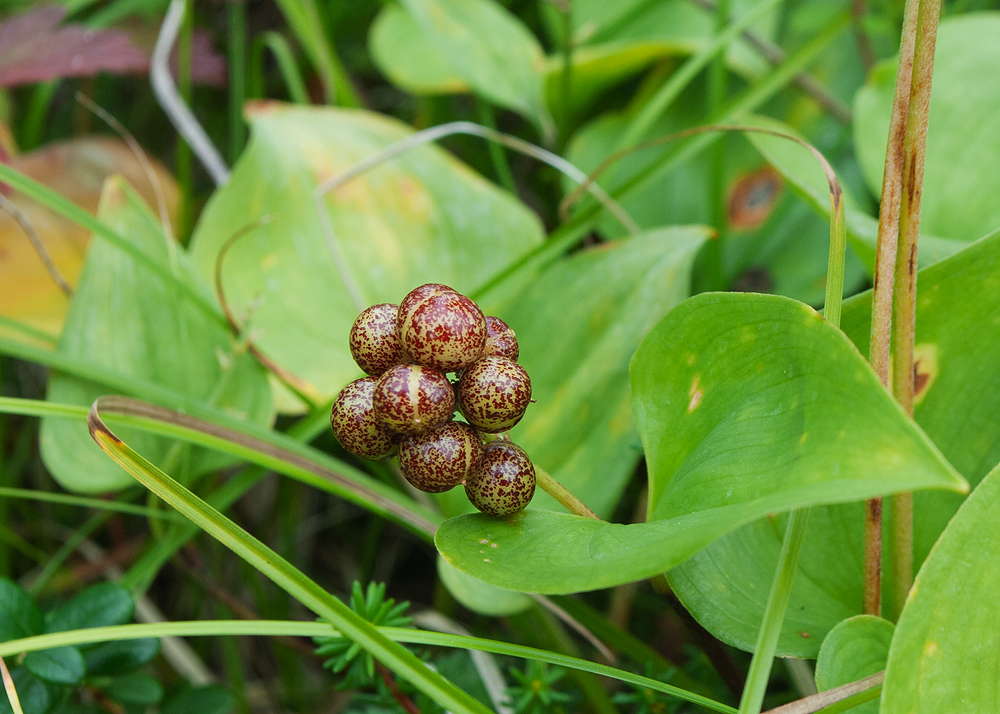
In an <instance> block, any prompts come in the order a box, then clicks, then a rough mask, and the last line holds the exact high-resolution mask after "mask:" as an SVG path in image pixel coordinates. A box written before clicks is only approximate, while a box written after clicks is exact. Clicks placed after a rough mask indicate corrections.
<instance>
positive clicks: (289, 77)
mask: <svg viewBox="0 0 1000 714" xmlns="http://www.w3.org/2000/svg"><path fill="white" fill-rule="evenodd" d="M265 49H268V50H271V54H272V55H274V59H275V61H276V62H277V63H278V71H279V72H280V73H281V78H282V79H283V80H284V82H285V89H286V90H287V91H288V96H289V98H290V99H291V100H292V101H293V102H295V103H296V104H308V103H309V93H308V92H307V91H306V83H305V81H303V79H302V73H301V72H299V65H298V63H297V62H296V61H295V55H294V54H293V53H292V48H291V47H289V46H288V41H287V40H286V39H285V38H284V36H283V35H281V34H280V33H277V32H274V31H268V32H262V33H261V34H259V35H258V36H257V38H256V39H255V40H254V42H253V49H252V52H251V56H252V58H253V59H252V61H251V63H250V94H251V96H253V97H254V98H257V99H260V98H261V97H263V96H264V50H265Z"/></svg>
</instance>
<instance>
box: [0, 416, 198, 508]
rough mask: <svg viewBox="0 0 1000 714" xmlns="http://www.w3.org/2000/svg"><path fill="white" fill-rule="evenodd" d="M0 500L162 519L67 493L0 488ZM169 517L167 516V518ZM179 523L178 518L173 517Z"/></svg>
mask: <svg viewBox="0 0 1000 714" xmlns="http://www.w3.org/2000/svg"><path fill="white" fill-rule="evenodd" d="M80 410H81V412H82V413H83V416H84V418H86V408H85V407H80ZM0 498H23V499H26V500H29V501H44V502H46V503H62V504H65V505H68V506H80V507H81V508H93V509H95V510H98V511H110V512H113V513H127V514H129V515H132V516H146V517H147V518H151V517H156V518H162V517H163V513H161V512H160V511H154V510H152V509H149V508H145V507H144V506H136V505H135V504H132V503H121V502H119V501H105V500H104V499H102V498H87V497H85V496H73V495H70V494H68V493H49V492H48V491H36V490H35V489H31V488H9V487H6V486H4V487H0ZM168 517H169V516H168ZM173 517H174V518H175V519H177V520H178V521H180V520H181V519H180V517H179V516H176V515H175V516H173Z"/></svg>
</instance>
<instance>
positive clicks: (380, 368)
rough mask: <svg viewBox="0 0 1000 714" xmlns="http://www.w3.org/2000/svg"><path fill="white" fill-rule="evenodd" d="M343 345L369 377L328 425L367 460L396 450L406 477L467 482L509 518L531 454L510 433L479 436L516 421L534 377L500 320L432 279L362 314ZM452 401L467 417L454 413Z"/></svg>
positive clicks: (469, 491) (428, 485) (521, 494)
mask: <svg viewBox="0 0 1000 714" xmlns="http://www.w3.org/2000/svg"><path fill="white" fill-rule="evenodd" d="M350 345H351V354H352V355H354V360H355V361H356V362H357V363H358V366H359V367H361V369H363V370H364V371H365V372H366V373H367V374H368V376H367V377H363V378H361V379H357V380H355V381H353V382H351V383H350V384H348V385H347V386H346V387H344V389H343V390H341V392H340V394H339V395H337V399H336V401H334V403H333V411H332V412H331V414H330V423H331V425H332V426H333V433H334V434H335V435H336V436H337V439H339V440H340V443H341V445H342V446H343V447H344V448H345V449H347V450H348V451H350V452H351V453H352V454H355V455H357V456H361V457H362V458H366V459H373V460H381V459H388V458H390V457H392V456H394V455H396V454H398V455H399V467H400V470H401V471H402V472H403V476H405V477H406V480H407V481H409V482H410V483H411V484H413V486H414V487H416V488H418V489H420V490H421V491H426V492H428V493H441V492H443V491H447V490H449V489H451V488H453V487H455V486H457V485H458V484H460V483H464V484H465V493H466V495H468V497H469V500H470V501H471V502H472V504H473V505H474V506H475V507H476V508H478V509H479V510H480V511H483V512H484V513H490V514H492V515H495V516H507V515H510V514H512V513H517V512H518V511H520V510H522V509H523V508H524V507H525V506H527V505H528V502H529V501H531V497H532V496H533V495H534V493H535V469H534V466H532V463H531V459H529V458H528V455H527V454H525V453H524V450H523V449H521V448H520V447H519V446H517V445H516V444H513V443H511V442H510V441H506V440H496V441H490V442H489V443H487V444H485V445H484V444H483V434H499V433H501V432H505V431H507V430H508V429H510V428H511V427H512V426H514V425H515V424H517V423H518V422H519V421H520V420H521V417H522V416H524V411H525V409H526V408H527V407H528V404H529V402H530V401H531V379H529V377H528V373H527V372H526V371H525V370H524V368H523V367H522V366H521V365H519V364H518V363H517V357H518V346H517V338H516V337H515V336H514V331H513V330H512V329H510V327H509V326H508V325H507V323H505V322H504V321H503V320H501V319H499V318H497V317H487V316H484V315H483V312H482V310H480V309H479V306H478V305H476V303H475V302H473V301H472V300H470V299H469V298H467V297H466V296H465V295H462V294H460V293H458V292H456V291H455V290H453V289H452V288H449V287H448V286H447V285H439V284H437V283H429V284H427V285H421V286H420V287H418V288H415V289H414V290H412V291H411V292H410V293H409V294H408V295H407V296H406V297H405V298H403V301H402V302H401V303H400V304H399V305H390V304H385V303H384V304H380V305H372V306H371V307H369V308H368V309H367V310H365V311H364V312H362V313H361V314H360V315H359V316H358V319H357V320H355V322H354V326H353V327H352V328H351V337H350ZM449 372H451V373H454V374H455V376H456V378H457V382H454V383H453V382H452V381H451V380H449V379H448V377H447V373H449ZM456 407H457V408H458V410H459V411H460V412H461V414H462V416H464V417H465V419H466V421H467V422H468V423H465V422H459V421H452V417H453V415H454V413H455V409H456Z"/></svg>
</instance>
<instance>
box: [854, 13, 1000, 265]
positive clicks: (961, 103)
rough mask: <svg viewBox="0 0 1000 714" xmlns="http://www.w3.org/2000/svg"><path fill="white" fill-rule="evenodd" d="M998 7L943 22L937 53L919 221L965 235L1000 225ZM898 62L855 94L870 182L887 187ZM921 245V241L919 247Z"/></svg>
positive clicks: (935, 230)
mask: <svg viewBox="0 0 1000 714" xmlns="http://www.w3.org/2000/svg"><path fill="white" fill-rule="evenodd" d="M998 33H1000V13H996V12H982V13H969V14H967V15H963V16H961V17H951V18H947V19H944V20H942V21H941V24H940V26H939V27H938V33H937V46H936V49H935V52H934V91H933V94H932V95H931V106H930V118H929V124H928V129H927V156H926V164H925V167H924V182H923V201H922V203H921V208H920V227H921V229H923V230H926V231H927V232H928V233H932V234H935V235H940V236H945V237H947V238H952V239H957V240H960V241H970V240H974V239H976V238H979V237H980V236H982V235H985V234H986V233H987V232H989V231H992V230H993V229H994V228H996V227H997V226H998V225H1000V204H998V203H997V201H996V196H997V193H998V192H1000V175H998V174H997V171H996V167H995V161H994V157H995V156H996V155H997V152H1000V138H998V135H997V132H995V131H994V130H993V121H994V118H995V117H996V113H997V109H998V107H1000V73H997V72H996V67H997V66H998V64H1000V43H998V42H997V41H996V38H997V35H998ZM895 76H896V67H895V62H894V61H890V62H887V63H884V64H882V65H880V66H879V67H877V68H876V69H875V71H873V72H872V73H871V75H870V77H869V81H868V84H867V85H866V86H865V87H863V88H862V89H861V90H860V91H859V92H858V94H857V96H856V97H855V101H854V115H855V122H854V140H855V146H857V152H858V160H859V161H860V163H861V168H862V171H863V173H864V176H865V178H866V179H867V181H868V185H869V186H870V187H871V189H872V191H873V193H875V194H876V195H877V194H878V193H879V192H880V189H881V186H882V171H883V168H884V164H885V147H886V140H887V137H888V135H889V114H890V111H891V107H892V96H893V88H894V86H895ZM922 248H923V246H921V249H922Z"/></svg>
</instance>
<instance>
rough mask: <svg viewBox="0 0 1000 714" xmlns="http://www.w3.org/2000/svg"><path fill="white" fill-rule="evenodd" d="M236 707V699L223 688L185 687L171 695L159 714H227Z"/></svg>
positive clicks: (216, 686) (213, 686) (213, 685)
mask: <svg viewBox="0 0 1000 714" xmlns="http://www.w3.org/2000/svg"><path fill="white" fill-rule="evenodd" d="M235 706H236V698H235V697H234V696H233V694H232V692H230V691H229V690H228V689H226V688H225V687H220V686H218V685H215V684H211V685H208V686H206V687H185V688H184V689H181V690H180V691H178V692H176V693H174V694H172V695H171V696H170V697H168V698H167V700H166V701H165V702H164V703H163V706H162V707H160V714H189V713H190V712H198V714H229V712H231V711H232V710H233V708H234V707H235Z"/></svg>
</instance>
